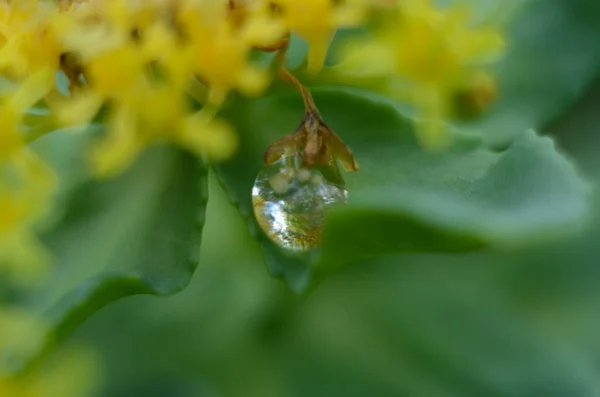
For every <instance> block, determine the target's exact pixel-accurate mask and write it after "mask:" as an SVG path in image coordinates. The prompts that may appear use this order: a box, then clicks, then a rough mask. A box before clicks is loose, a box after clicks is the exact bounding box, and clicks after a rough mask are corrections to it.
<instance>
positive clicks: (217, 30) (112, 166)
mask: <svg viewBox="0 0 600 397" xmlns="http://www.w3.org/2000/svg"><path fill="white" fill-rule="evenodd" d="M173 4H175V3H174V2H171V1H159V0H155V1H150V2H132V1H126V0H111V1H108V2H91V3H90V4H87V7H78V8H73V9H71V10H70V11H68V12H66V13H63V14H61V17H60V18H59V19H57V21H56V23H55V25H54V26H55V28H56V30H57V32H59V33H58V34H59V36H60V37H62V38H64V43H65V46H66V50H68V51H69V53H72V54H74V55H75V56H76V57H78V59H79V62H80V67H81V69H82V70H83V73H84V76H85V81H86V84H84V85H83V86H81V87H77V89H76V90H72V92H71V95H70V96H69V97H68V98H64V97H63V98H60V97H57V96H54V97H52V98H50V100H49V104H50V106H51V107H52V109H53V110H54V112H55V113H56V115H57V118H58V119H59V120H61V121H62V122H64V123H65V124H85V123H88V122H90V121H91V120H92V119H93V118H94V117H95V116H96V114H97V113H98V111H99V109H100V108H101V107H102V106H103V105H106V108H107V110H108V120H107V121H106V127H107V128H106V130H105V133H104V136H103V138H102V140H101V141H100V142H99V144H98V145H97V146H96V147H95V148H94V150H93V152H92V163H93V164H94V165H95V168H96V169H97V171H98V174H99V175H100V176H111V175H114V174H117V173H119V172H120V171H122V170H123V169H125V168H126V167H127V166H128V165H129V164H130V163H131V162H132V161H133V160H135V158H136V157H137V155H138V154H139V153H140V152H141V151H142V150H143V149H144V148H145V147H146V146H148V145H150V144H153V143H157V142H162V141H170V142H174V143H176V144H179V145H180V146H182V147H184V148H187V149H189V150H191V151H193V152H194V153H197V154H200V155H202V156H207V157H209V158H211V159H221V158H224V157H227V156H229V155H231V153H232V152H233V150H235V148H236V144H237V140H236V137H235V135H234V134H233V132H232V131H231V130H230V128H229V127H228V126H226V125H225V124H224V123H222V122H219V121H216V120H213V119H212V118H211V117H206V116H207V115H209V114H211V112H208V111H205V112H203V113H202V116H201V117H198V115H197V114H195V111H194V110H193V109H192V108H191V106H190V102H191V101H190V97H189V94H188V90H189V83H190V80H191V79H193V78H194V76H195V75H196V76H198V77H200V78H201V79H202V80H203V81H204V82H205V83H207V84H208V85H209V86H210V95H209V101H210V102H211V104H210V105H217V106H218V105H219V104H220V103H221V102H223V100H224V99H225V96H226V95H227V93H228V92H229V90H231V89H233V88H237V89H241V90H245V91H247V92H256V90H257V89H259V88H262V87H264V84H265V83H266V75H265V74H264V73H263V72H261V71H259V70H258V69H255V68H253V67H252V66H250V65H249V64H248V62H247V57H248V52H249V47H248V46H247V45H245V44H244V42H242V41H240V40H239V37H238V36H237V33H236V32H235V31H234V30H233V29H232V28H231V26H230V25H229V22H228V19H227V13H226V11H227V9H226V3H223V2H214V1H213V2H206V1H201V2H192V1H189V2H185V3H182V4H180V3H177V5H178V8H173ZM90 18H91V19H92V20H93V21H94V23H93V25H92V26H91V27H90V26H88V23H89V21H90ZM169 18H171V19H169ZM173 18H174V19H173ZM186 18H187V19H186ZM190 18H192V19H190ZM193 18H198V19H197V20H196V19H193ZM174 23H175V25H174ZM176 27H177V28H176ZM95 43H97V44H95Z"/></svg>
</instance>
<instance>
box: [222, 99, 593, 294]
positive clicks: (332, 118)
mask: <svg viewBox="0 0 600 397" xmlns="http://www.w3.org/2000/svg"><path fill="white" fill-rule="evenodd" d="M313 94H314V97H315V101H316V103H317V106H319V109H320V110H321V113H322V115H323V117H324V119H325V122H326V123H327V124H328V125H329V127H331V128H332V129H333V130H334V131H337V132H338V133H339V134H340V135H341V137H342V138H343V139H344V141H345V142H346V143H347V144H348V145H349V146H350V147H351V148H352V150H353V151H354V153H355V155H356V158H357V160H358V162H359V164H360V166H361V169H360V170H359V171H358V172H357V173H353V174H346V175H345V177H346V179H347V186H348V190H349V194H350V204H349V205H347V206H345V207H342V208H339V209H338V210H337V211H335V212H334V213H333V215H332V217H331V219H330V223H329V225H328V229H327V235H326V239H325V243H324V245H323V256H322V258H321V259H320V260H319V259H318V258H316V257H317V256H318V253H311V254H308V255H305V256H298V255H291V254H287V253H285V252H284V251H282V250H281V249H279V248H278V247H276V246H275V245H274V244H273V243H272V242H270V241H269V239H268V238H267V237H266V236H265V235H264V234H263V233H262V232H261V231H260V229H259V227H258V225H257V224H256V221H255V219H254V216H253V210H252V204H251V200H250V191H251V188H252V185H253V183H254V179H255V177H256V175H257V173H258V171H259V170H260V168H261V163H262V153H263V151H264V149H265V148H266V147H267V145H268V144H269V143H270V142H272V141H273V140H275V139H277V138H279V137H281V136H283V135H284V134H287V133H289V132H292V131H293V130H294V129H295V128H296V127H297V124H298V122H299V120H300V118H301V117H302V114H303V105H302V102H301V100H300V99H299V98H298V96H297V95H294V94H289V95H286V94H282V93H279V94H274V95H272V96H270V97H268V98H263V99H261V100H255V101H245V102H243V103H241V104H239V105H238V106H237V107H236V108H234V109H231V111H230V116H231V117H230V118H231V119H232V121H233V122H235V124H236V126H237V128H238V130H239V133H240V135H241V138H242V143H241V148H242V150H241V152H240V153H239V154H238V156H237V157H236V158H235V159H234V160H232V161H230V162H228V163H226V164H222V165H218V166H216V171H217V175H218V177H219V178H220V180H221V182H222V184H223V186H224V187H225V190H226V191H227V193H228V194H229V196H230V198H231V200H232V201H233V202H234V203H235V204H236V205H237V206H238V208H239V210H240V212H241V213H242V215H243V216H244V218H245V219H246V220H247V221H248V223H249V225H250V229H251V232H252V233H253V235H254V236H255V237H256V238H258V239H259V241H260V242H261V244H262V247H263V250H264V252H265V258H266V262H267V264H268V265H269V269H270V271H271V273H272V274H273V275H275V276H281V277H284V278H285V279H286V280H287V281H288V282H289V283H290V285H291V286H292V287H293V288H295V289H297V290H302V289H303V288H305V287H306V286H307V285H308V283H309V281H310V273H311V270H312V269H311V266H312V265H314V264H315V262H318V264H317V265H315V266H317V267H318V270H319V271H321V270H323V269H324V266H331V265H333V264H340V263H345V262H348V261H352V260H357V259H360V258H361V257H366V256H370V255H375V254H381V253H385V252H431V251H461V250H469V249H475V248H479V247H482V246H486V245H495V246H498V245H502V246H515V245H526V244H530V243H533V242H538V241H543V240H546V239H548V238H552V237H556V236H558V235H561V234H563V233H565V232H567V231H570V229H572V228H574V227H576V226H578V225H579V222H580V221H581V220H582V218H583V217H584V216H585V214H586V204H587V203H586V200H587V194H588V190H589V187H588V185H587V184H586V183H585V182H584V181H582V180H581V179H580V178H579V176H578V175H577V173H576V172H575V170H574V168H573V166H572V165H571V164H570V163H569V162H568V161H567V160H566V159H565V158H563V157H562V156H561V155H560V154H559V153H558V152H557V151H556V149H555V148H554V146H553V143H552V141H551V140H550V139H549V138H540V137H538V136H537V135H535V134H534V133H533V132H528V133H526V134H524V135H523V136H522V137H521V138H519V139H518V140H517V141H515V142H514V143H513V144H512V145H511V146H510V147H509V148H507V149H506V150H505V151H502V152H494V151H491V150H488V149H486V148H483V147H481V145H479V141H478V140H477V139H475V138H473V137H469V136H466V135H458V134H456V135H454V142H453V144H452V145H451V147H450V148H449V149H448V150H446V151H443V152H440V153H429V152H426V151H423V150H422V149H421V148H420V147H419V146H418V144H417V143H416V142H415V140H414V137H413V136H414V134H413V131H412V127H411V125H412V124H411V122H410V121H409V120H408V119H406V118H404V117H403V116H402V115H401V114H400V113H399V112H398V110H397V109H396V108H394V107H393V105H391V104H390V102H389V101H387V100H386V99H384V98H381V97H377V96H373V95H368V94H367V93H365V92H362V91H357V90H350V89H340V88H337V89H326V88H322V89H314V90H313Z"/></svg>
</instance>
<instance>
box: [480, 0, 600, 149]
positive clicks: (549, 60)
mask: <svg viewBox="0 0 600 397" xmlns="http://www.w3.org/2000/svg"><path fill="white" fill-rule="evenodd" d="M491 3H493V4H494V5H495V6H496V7H497V8H499V10H500V12H502V11H501V10H503V9H504V8H505V7H506V5H505V1H504V0H494V1H491ZM489 8H493V6H489ZM492 18H493V14H492ZM506 31H507V34H506V36H507V38H506V40H507V45H508V51H507V53H506V55H505V57H504V59H503V60H502V61H501V62H500V63H499V64H498V66H497V68H496V70H495V71H494V73H495V76H496V77H497V79H498V83H499V87H498V93H499V98H498V101H497V103H496V104H495V105H494V107H493V108H492V109H491V110H490V113H489V115H488V116H487V117H485V118H483V119H481V120H480V121H478V122H475V123H474V125H473V128H474V129H476V130H478V131H481V132H484V133H485V137H486V140H488V141H489V142H490V144H494V145H501V144H503V143H505V142H507V141H508V140H510V139H512V138H514V137H515V136H516V135H518V134H520V133H521V132H522V131H524V130H525V129H527V128H536V129H543V128H544V127H545V125H546V124H547V123H548V122H550V121H552V120H554V119H555V118H557V117H559V116H560V115H561V114H562V113H564V112H565V111H567V110H568V108H569V107H570V106H571V105H573V104H574V102H575V101H577V99H578V98H580V97H581V96H582V94H583V93H584V92H585V90H586V88H587V87H588V85H589V84H590V83H591V82H592V81H593V80H594V78H595V77H597V76H598V75H599V74H600V46H599V45H598V44H597V43H598V41H599V40H600V3H598V2H595V1H588V0H534V1H526V2H525V5H524V6H523V8H522V9H521V10H519V11H518V12H517V13H516V14H515V15H514V17H513V19H512V20H511V23H510V24H509V26H508V27H507V29H506Z"/></svg>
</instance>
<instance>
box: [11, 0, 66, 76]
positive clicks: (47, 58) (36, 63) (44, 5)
mask: <svg viewBox="0 0 600 397" xmlns="http://www.w3.org/2000/svg"><path fill="white" fill-rule="evenodd" d="M57 12H58V10H57V8H56V7H55V6H54V5H53V3H52V2H46V1H41V2H38V1H36V0H29V1H9V2H2V3H0V73H2V74H3V75H5V76H9V77H12V78H15V79H22V78H25V77H27V76H29V75H31V74H32V73H34V72H36V71H38V70H40V69H51V70H56V69H57V68H58V64H59V60H60V52H59V46H58V43H57V41H56V38H55V37H54V35H53V34H52V31H51V30H50V29H49V26H48V22H49V21H50V20H51V19H52V16H53V15H55V14H56V13H57Z"/></svg>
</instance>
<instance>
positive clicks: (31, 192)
mask: <svg viewBox="0 0 600 397" xmlns="http://www.w3.org/2000/svg"><path fill="white" fill-rule="evenodd" d="M54 187H55V177H54V174H53V173H52V172H51V171H50V169H48V167H46V165H45V164H44V163H43V162H42V161H41V160H40V159H39V158H38V157H37V156H36V155H34V154H33V153H32V152H30V151H29V150H27V149H25V148H23V149H21V150H20V151H17V152H14V153H13V154H12V155H11V156H10V157H7V158H5V159H3V160H2V161H0V208H2V212H1V213H0V270H4V271H3V272H1V273H4V274H6V273H7V274H8V276H9V277H10V279H11V280H13V281H14V282H16V283H17V284H20V285H29V284H35V283H37V282H39V281H40V280H41V278H42V277H43V276H44V274H45V273H46V271H47V269H48V265H49V263H50V258H49V257H48V254H47V253H46V251H45V250H44V248H43V247H42V245H41V244H40V243H39V242H38V240H37V239H36V237H35V235H34V234H33V233H32V232H31V228H32V227H33V226H34V224H35V222H36V221H37V220H38V219H39V218H41V216H43V215H44V213H45V212H46V210H47V209H48V207H49V202H50V198H51V196H52V193H53V192H54Z"/></svg>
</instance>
